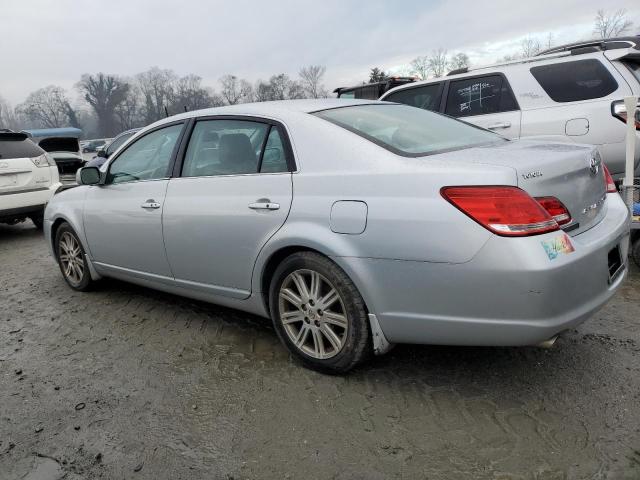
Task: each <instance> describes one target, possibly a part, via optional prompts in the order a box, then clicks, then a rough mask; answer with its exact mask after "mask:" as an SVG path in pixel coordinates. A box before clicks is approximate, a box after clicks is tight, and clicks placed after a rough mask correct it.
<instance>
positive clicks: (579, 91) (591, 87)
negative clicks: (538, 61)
mask: <svg viewBox="0 0 640 480" xmlns="http://www.w3.org/2000/svg"><path fill="white" fill-rule="evenodd" d="M531 75H533V77H534V78H535V79H536V80H537V82H538V83H539V84H540V86H541V87H542V88H543V89H544V91H545V92H547V95H549V96H550V97H551V99H552V100H553V101H555V102H577V101H580V100H592V99H594V98H602V97H606V96H607V95H610V94H611V93H613V92H615V91H616V90H617V89H618V83H617V82H616V80H615V78H613V76H611V73H610V72H609V70H607V68H606V67H605V66H604V65H603V64H602V63H601V62H600V61H599V60H596V59H595V58H592V59H587V60H578V61H575V62H563V63H554V64H551V65H540V66H539V67H533V68H531Z"/></svg>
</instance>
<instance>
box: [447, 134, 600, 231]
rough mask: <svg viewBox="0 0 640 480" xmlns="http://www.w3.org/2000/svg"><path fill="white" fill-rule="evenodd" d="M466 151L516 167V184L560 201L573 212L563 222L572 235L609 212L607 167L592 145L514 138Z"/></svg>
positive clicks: (472, 156) (485, 160) (476, 160)
mask: <svg viewBox="0 0 640 480" xmlns="http://www.w3.org/2000/svg"><path fill="white" fill-rule="evenodd" d="M456 153H457V154H458V155H459V154H460V153H462V152H456ZM466 154H467V155H469V157H470V158H469V161H471V162H473V163H484V164H490V165H500V166H506V167H511V168H513V169H514V170H515V172H516V175H517V179H518V180H517V186H518V187H520V188H521V189H523V190H525V191H526V192H527V193H528V194H529V195H531V196H532V197H534V198H535V197H555V198H557V199H558V200H560V201H561V202H562V203H563V204H564V206H565V207H566V208H567V210H568V211H569V213H570V214H571V222H570V223H567V224H566V225H562V228H563V229H564V230H565V231H566V232H567V233H569V234H570V235H577V234H579V233H581V232H584V231H586V230H588V229H589V228H591V227H593V226H594V225H596V224H597V223H599V222H600V220H602V218H603V217H604V215H605V213H606V208H605V202H606V184H605V177H604V169H603V164H602V161H601V159H600V155H599V154H598V153H597V150H596V149H595V148H593V147H590V146H586V145H575V144H565V143H543V142H535V141H515V142H508V143H505V144H502V145H498V146H495V145H494V146H490V147H479V148H473V149H469V150H467V151H466Z"/></svg>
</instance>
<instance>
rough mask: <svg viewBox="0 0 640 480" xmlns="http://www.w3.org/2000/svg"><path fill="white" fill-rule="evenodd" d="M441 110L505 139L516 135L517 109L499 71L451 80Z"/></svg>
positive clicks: (517, 136) (505, 80)
mask: <svg viewBox="0 0 640 480" xmlns="http://www.w3.org/2000/svg"><path fill="white" fill-rule="evenodd" d="M444 113H446V114H447V115H449V116H452V117H456V118H459V119H461V120H464V121H466V122H469V123H473V124H475V125H478V126H479V127H482V128H486V129H488V130H492V131H494V132H496V133H499V134H500V135H502V136H504V137H507V138H519V137H520V118H521V113H520V109H519V107H518V103H517V102H516V99H515V97H514V95H513V92H512V91H511V87H510V86H509V83H508V81H507V79H506V77H505V76H504V75H502V74H497V73H495V74H488V75H480V76H474V77H465V78H461V79H458V80H451V81H450V82H449V84H448V89H447V95H446V99H445V108H444Z"/></svg>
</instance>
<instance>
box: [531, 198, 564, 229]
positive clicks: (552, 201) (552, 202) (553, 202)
mask: <svg viewBox="0 0 640 480" xmlns="http://www.w3.org/2000/svg"><path fill="white" fill-rule="evenodd" d="M536 201H537V202H538V203H539V204H540V205H542V208H544V209H545V210H546V211H547V213H549V215H551V217H552V218H553V219H554V220H555V221H556V222H557V223H558V225H565V224H567V223H569V222H570V221H571V214H570V213H569V210H567V207H565V206H564V203H562V202H561V201H560V200H558V199H557V198H556V197H536Z"/></svg>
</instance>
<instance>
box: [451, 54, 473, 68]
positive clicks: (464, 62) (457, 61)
mask: <svg viewBox="0 0 640 480" xmlns="http://www.w3.org/2000/svg"><path fill="white" fill-rule="evenodd" d="M468 66H469V56H468V55H467V54H466V53H462V52H460V53H456V54H455V55H454V56H453V57H451V60H450V61H449V68H450V69H451V70H457V69H459V68H467V67H468Z"/></svg>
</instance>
